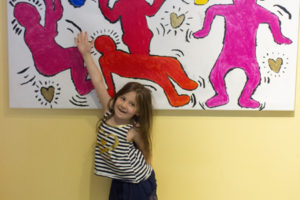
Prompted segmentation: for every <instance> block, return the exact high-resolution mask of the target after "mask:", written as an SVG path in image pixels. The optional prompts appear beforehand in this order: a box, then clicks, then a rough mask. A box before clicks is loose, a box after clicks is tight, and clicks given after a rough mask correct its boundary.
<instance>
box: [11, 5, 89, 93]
mask: <svg viewBox="0 0 300 200" xmlns="http://www.w3.org/2000/svg"><path fill="white" fill-rule="evenodd" d="M44 2H45V5H46V11H45V12H46V13H45V24H44V26H43V25H41V24H40V21H41V16H40V14H39V12H38V10H37V9H36V8H35V7H34V6H33V5H31V4H29V3H25V2H20V3H17V4H16V6H15V9H14V16H15V18H16V19H17V20H18V22H19V23H20V24H21V25H22V26H23V27H25V35H24V37H25V43H26V45H27V46H28V48H29V49H30V51H31V53H32V57H33V60H34V64H35V67H36V69H37V71H38V72H39V73H40V74H42V75H44V76H54V75H56V74H58V73H60V72H62V71H65V70H67V69H70V71H71V77H72V81H73V83H74V85H75V88H76V90H77V92H78V93H79V94H80V95H85V94H87V93H89V92H90V91H91V90H92V89H93V85H92V83H91V81H90V80H87V79H86V78H87V70H86V68H85V66H84V62H83V58H82V56H81V54H80V53H79V51H78V49H77V47H70V48H63V47H61V46H60V45H59V44H57V43H56V41H55V37H56V35H57V21H58V20H59V19H60V18H61V17H62V14H63V7H62V5H61V2H60V0H54V2H53V1H52V0H44Z"/></svg>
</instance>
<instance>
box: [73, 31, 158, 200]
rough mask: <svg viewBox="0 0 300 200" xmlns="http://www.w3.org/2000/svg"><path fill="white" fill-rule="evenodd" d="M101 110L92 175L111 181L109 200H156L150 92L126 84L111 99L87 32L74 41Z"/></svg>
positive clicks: (137, 85)
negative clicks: (151, 163) (102, 114)
mask: <svg viewBox="0 0 300 200" xmlns="http://www.w3.org/2000/svg"><path fill="white" fill-rule="evenodd" d="M74 40H75V43H76V45H77V47H78V49H79V51H80V53H81V54H82V57H83V59H84V61H85V63H86V66H87V69H88V72H89V75H90V78H91V80H92V83H93V85H94V87H95V90H96V93H97V95H98V97H99V100H100V103H101V105H102V107H103V109H104V113H105V114H104V117H103V119H102V121H101V123H100V125H99V127H98V135H97V145H96V151H95V173H96V175H101V176H105V177H109V178H112V179H113V180H112V185H111V189H110V195H109V200H156V199H157V196H156V180H155V175H154V171H153V169H152V167H151V165H150V157H151V139H150V128H151V123H152V103H151V91H150V90H149V89H147V88H145V87H144V86H143V85H142V84H139V83H136V82H130V83H127V84H126V85H125V86H124V87H123V88H122V89H121V90H120V91H119V92H117V93H116V95H115V96H114V97H113V98H111V97H110V96H109V94H108V92H107V90H106V87H105V84H104V80H103V77H102V74H101V71H100V70H99V68H98V67H97V66H96V64H95V62H94V60H93V58H92V56H91V54H90V51H91V48H92V46H93V41H92V42H89V41H88V38H87V33H80V34H78V36H77V38H75V39H74Z"/></svg>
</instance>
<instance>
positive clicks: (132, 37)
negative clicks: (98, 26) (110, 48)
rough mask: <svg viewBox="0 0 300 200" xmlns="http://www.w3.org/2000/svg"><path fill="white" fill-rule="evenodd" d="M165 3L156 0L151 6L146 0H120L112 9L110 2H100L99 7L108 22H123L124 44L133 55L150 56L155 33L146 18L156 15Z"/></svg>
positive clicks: (105, 0)
mask: <svg viewBox="0 0 300 200" xmlns="http://www.w3.org/2000/svg"><path fill="white" fill-rule="evenodd" d="M164 1H165V0H154V2H153V4H152V5H151V6H150V5H149V4H148V3H147V2H146V1H145V0H130V1H128V0H119V1H117V2H116V3H115V5H114V7H113V8H112V9H111V8H109V7H108V0H99V6H100V9H101V11H102V14H103V15H104V17H105V18H106V19H107V20H109V21H110V22H112V23H113V22H116V21H117V20H120V21H121V26H122V30H123V42H124V43H125V44H126V45H127V46H128V49H129V51H130V53H131V54H146V55H149V51H150V50H149V47H150V41H151V39H152V36H153V33H152V32H151V31H150V30H149V28H148V24H147V20H146V16H148V17H151V16H153V15H155V14H156V13H157V11H158V10H159V8H160V7H161V5H162V4H163V2H164Z"/></svg>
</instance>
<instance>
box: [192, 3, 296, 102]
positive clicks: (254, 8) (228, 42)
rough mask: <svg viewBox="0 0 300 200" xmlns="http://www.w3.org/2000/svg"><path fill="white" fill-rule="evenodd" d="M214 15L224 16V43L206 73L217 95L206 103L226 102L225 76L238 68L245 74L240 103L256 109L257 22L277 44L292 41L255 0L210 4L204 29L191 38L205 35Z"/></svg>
mask: <svg viewBox="0 0 300 200" xmlns="http://www.w3.org/2000/svg"><path fill="white" fill-rule="evenodd" d="M216 16H224V18H225V36H224V42H223V43H224V45H223V49H222V51H221V53H220V55H219V57H218V59H217V61H216V63H215V65H214V67H213V69H212V71H211V73H210V76H209V78H210V82H211V84H212V86H213V88H214V90H215V92H216V94H215V96H213V97H212V98H210V99H209V100H207V101H206V105H207V106H208V107H217V106H221V105H225V104H227V103H228V102H229V98H228V94H227V92H226V85H225V80H224V79H225V76H226V74H227V73H228V72H229V71H230V70H232V69H234V68H241V69H243V70H244V72H245V73H246V76H247V82H246V84H245V87H244V89H243V91H242V94H241V96H240V97H239V105H240V106H241V107H245V108H258V107H259V106H260V103H259V102H258V101H256V100H254V99H252V95H253V93H254V92H255V89H256V88H257V87H258V85H259V84H260V81H261V77H260V71H259V66H258V63H257V59H256V33H257V29H258V26H259V24H263V23H266V24H268V25H269V27H270V30H271V32H272V34H273V37H274V40H275V42H276V43H278V44H290V43H292V41H291V40H290V39H288V38H286V37H285V36H283V34H282V33H281V27H280V22H279V18H278V17H277V16H276V15H275V14H273V13H271V12H270V11H268V10H266V9H265V8H263V7H261V6H259V5H258V4H257V3H256V0H233V4H228V5H214V6H211V7H209V8H208V9H207V11H206V16H205V19H204V24H203V28H202V29H201V30H199V31H197V32H195V33H194V34H193V35H194V37H195V38H202V37H205V36H207V35H208V34H209V31H210V28H211V24H212V22H213V20H214V18H215V17H216Z"/></svg>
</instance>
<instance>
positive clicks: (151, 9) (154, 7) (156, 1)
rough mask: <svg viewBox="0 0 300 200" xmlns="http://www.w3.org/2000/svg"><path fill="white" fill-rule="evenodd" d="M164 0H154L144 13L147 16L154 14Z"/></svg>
mask: <svg viewBox="0 0 300 200" xmlns="http://www.w3.org/2000/svg"><path fill="white" fill-rule="evenodd" d="M165 1H166V0H154V2H153V4H152V5H151V6H150V7H149V10H148V12H147V13H146V15H147V16H149V17H151V16H153V15H155V14H156V13H157V11H158V10H159V9H160V7H161V6H162V4H163V3H164V2H165Z"/></svg>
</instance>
